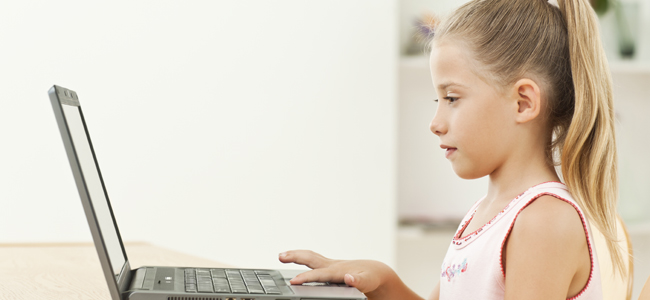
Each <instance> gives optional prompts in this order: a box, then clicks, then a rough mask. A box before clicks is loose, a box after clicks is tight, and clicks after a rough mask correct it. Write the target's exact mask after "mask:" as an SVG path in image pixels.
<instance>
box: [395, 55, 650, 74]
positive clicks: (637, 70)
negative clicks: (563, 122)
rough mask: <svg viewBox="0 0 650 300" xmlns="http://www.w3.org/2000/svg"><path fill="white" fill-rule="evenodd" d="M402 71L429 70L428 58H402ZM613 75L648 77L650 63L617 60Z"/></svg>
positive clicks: (612, 69) (419, 56)
mask: <svg viewBox="0 0 650 300" xmlns="http://www.w3.org/2000/svg"><path fill="white" fill-rule="evenodd" d="M399 65H400V68H402V69H419V70H421V69H429V57H428V56H424V55H418V56H403V57H401V58H400V60H399ZM609 68H610V70H611V72H612V73H614V74H638V75H650V61H631V60H630V61H625V60H617V61H612V62H610V63H609Z"/></svg>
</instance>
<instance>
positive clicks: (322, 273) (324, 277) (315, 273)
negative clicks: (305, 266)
mask: <svg viewBox="0 0 650 300" xmlns="http://www.w3.org/2000/svg"><path fill="white" fill-rule="evenodd" d="M290 282H291V284H303V283H305V282H343V276H342V274H335V273H334V272H332V270H328V269H316V270H311V271H307V272H305V273H300V274H298V276H296V277H294V278H293V279H291V281H290Z"/></svg>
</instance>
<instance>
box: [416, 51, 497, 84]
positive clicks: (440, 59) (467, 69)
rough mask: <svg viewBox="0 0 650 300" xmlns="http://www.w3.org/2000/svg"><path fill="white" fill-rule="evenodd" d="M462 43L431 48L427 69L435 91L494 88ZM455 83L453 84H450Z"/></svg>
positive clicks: (487, 74) (483, 70)
mask: <svg viewBox="0 0 650 300" xmlns="http://www.w3.org/2000/svg"><path fill="white" fill-rule="evenodd" d="M481 66H482V65H481V63H480V62H479V61H478V60H476V59H475V58H474V56H473V52H472V51H471V50H470V49H469V47H468V46H466V45H465V44H464V43H454V42H450V41H444V42H435V43H433V44H432V46H431V55H430V58H429V67H430V70H431V79H432V80H433V84H434V87H435V88H436V89H440V90H445V89H447V88H454V87H455V88H463V87H464V88H471V89H475V88H478V87H479V86H484V85H487V86H492V87H495V86H494V85H495V82H496V81H495V82H492V80H490V78H491V77H490V74H489V72H488V71H487V70H486V68H484V67H481ZM451 83H455V84H451Z"/></svg>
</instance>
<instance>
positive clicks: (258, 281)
mask: <svg viewBox="0 0 650 300" xmlns="http://www.w3.org/2000/svg"><path fill="white" fill-rule="evenodd" d="M49 95H50V100H51V102H52V108H53V109H54V115H55V117H56V121H57V123H58V124H59V130H60V132H61V137H62V138H63V144H64V146H65V150H66V152H67V154H68V160H69V161H70V167H71V168H72V173H73V175H74V179H75V182H76V183H77V190H78V191H79V196H80V197H81V203H82V204H83V207H84V211H85V212H86V218H87V219H88V225H89V226H90V232H91V233H92V236H93V240H94V241H95V248H96V249H97V254H98V255H99V261H100V263H101V265H102V269H103V270H104V275H105V277H106V282H107V283H108V290H109V292H110V294H111V297H112V299H113V300H125V299H132V300H138V299H147V300H150V299H160V300H266V299H274V300H325V299H338V300H343V299H347V300H362V299H366V297H365V295H363V294H362V293H361V292H359V291H358V290H357V289H356V288H353V287H349V286H346V285H345V284H335V283H331V284H330V283H326V284H322V285H317V286H312V285H299V286H296V285H291V284H289V283H288V280H289V279H291V278H293V276H295V275H296V274H297V273H298V272H300V271H285V270H282V271H280V270H266V269H264V270H262V269H215V268H184V267H151V266H144V267H140V268H138V269H133V270H132V269H131V266H130V264H129V259H128V257H127V256H126V251H124V244H122V238H121V237H120V232H119V230H118V227H117V222H115V217H114V215H113V210H112V208H111V203H110V201H109V199H108V193H107V192H106V187H105V186H104V181H103V179H102V175H101V172H100V171H99V164H98V162H97V157H95V152H94V150H93V146H92V143H91V141H90V134H89V132H88V128H87V127H86V122H85V119H84V116H83V113H82V111H81V105H80V104H79V98H78V97H77V93H75V92H74V91H71V90H69V89H66V88H63V87H60V86H56V85H55V86H53V87H52V88H51V89H50V90H49Z"/></svg>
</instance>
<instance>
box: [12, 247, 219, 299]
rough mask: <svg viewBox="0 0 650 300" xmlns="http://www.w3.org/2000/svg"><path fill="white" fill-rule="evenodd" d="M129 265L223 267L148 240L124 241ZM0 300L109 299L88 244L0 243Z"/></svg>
mask: <svg viewBox="0 0 650 300" xmlns="http://www.w3.org/2000/svg"><path fill="white" fill-rule="evenodd" d="M125 248H126V252H127V255H128V257H129V261H130V262H131V267H132V268H137V267H139V266H143V265H149V266H181V267H185V266H186V267H214V268H220V267H229V266H227V265H224V264H222V263H218V262H215V261H211V260H207V259H203V258H199V257H196V256H191V255H187V254H183V253H179V252H175V251H171V250H168V249H165V248H161V247H156V246H153V245H150V244H148V243H126V245H125ZM0 299H2V300H4V299H7V300H9V299H11V300H15V299H30V300H31V299H66V300H69V299H92V300H102V299H105V300H110V295H109V293H108V287H107V285H106V280H105V279H104V273H103V272H102V269H101V266H100V264H99V258H98V257H97V251H96V250H95V246H94V245H93V244H91V243H77V244H75V243H60V244H0Z"/></svg>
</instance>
